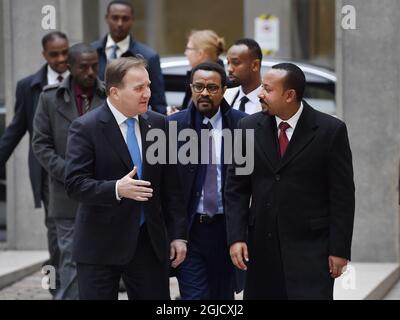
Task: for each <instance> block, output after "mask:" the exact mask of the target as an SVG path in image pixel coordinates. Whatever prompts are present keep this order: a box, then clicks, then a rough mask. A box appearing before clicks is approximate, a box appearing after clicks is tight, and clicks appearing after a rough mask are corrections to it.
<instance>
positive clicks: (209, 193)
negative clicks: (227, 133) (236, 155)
mask: <svg viewBox="0 0 400 320" xmlns="http://www.w3.org/2000/svg"><path fill="white" fill-rule="evenodd" d="M207 127H208V129H209V130H211V129H212V125H211V123H210V122H208V124H207ZM213 155H214V158H215V143H214V138H213V136H212V135H211V132H210V136H209V138H208V164H207V170H206V178H205V181H204V186H203V189H204V195H203V207H204V212H205V213H206V214H207V215H209V216H210V217H212V216H214V215H215V214H216V213H217V210H218V207H217V192H218V190H217V165H216V164H215V163H212V159H213Z"/></svg>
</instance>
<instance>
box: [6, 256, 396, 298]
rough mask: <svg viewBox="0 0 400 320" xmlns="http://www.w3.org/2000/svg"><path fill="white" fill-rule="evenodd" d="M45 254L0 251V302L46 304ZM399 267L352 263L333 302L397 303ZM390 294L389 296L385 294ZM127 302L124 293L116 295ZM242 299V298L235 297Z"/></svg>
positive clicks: (173, 280)
mask: <svg viewBox="0 0 400 320" xmlns="http://www.w3.org/2000/svg"><path fill="white" fill-rule="evenodd" d="M46 259H47V252H45V251H0V300H22V299H23V300H48V299H51V295H50V294H49V292H48V291H47V290H46V289H43V288H42V285H41V284H42V278H43V276H44V275H43V274H42V273H41V272H40V268H41V265H42V263H43V261H45V260H46ZM399 278H400V266H399V264H397V263H351V264H350V267H349V268H348V272H347V273H346V274H344V275H343V276H342V277H341V278H339V279H338V280H336V281H335V292H334V297H335V300H380V299H387V300H398V299H400V282H399ZM170 290H171V299H172V300H174V299H175V298H176V297H178V296H179V289H178V284H177V281H176V278H171V279H170ZM388 292H389V293H388ZM119 299H120V300H126V299H127V295H126V293H123V294H120V295H119ZM236 299H237V300H240V299H242V294H239V295H237V296H236Z"/></svg>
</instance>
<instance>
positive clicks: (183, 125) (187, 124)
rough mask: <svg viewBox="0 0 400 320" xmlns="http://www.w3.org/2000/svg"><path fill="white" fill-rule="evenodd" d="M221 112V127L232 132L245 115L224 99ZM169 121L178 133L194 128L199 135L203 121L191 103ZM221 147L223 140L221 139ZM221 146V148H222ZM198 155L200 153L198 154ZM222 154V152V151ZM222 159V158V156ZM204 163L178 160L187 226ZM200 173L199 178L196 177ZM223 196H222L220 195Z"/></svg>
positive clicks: (203, 177) (203, 172) (198, 190)
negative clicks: (174, 123)
mask: <svg viewBox="0 0 400 320" xmlns="http://www.w3.org/2000/svg"><path fill="white" fill-rule="evenodd" d="M220 108H221V113H222V128H223V129H229V130H230V131H231V132H232V136H233V130H234V129H235V128H237V123H238V121H239V120H240V119H242V118H243V117H245V116H246V114H245V113H243V112H241V111H238V110H234V109H232V108H230V106H229V105H228V104H227V102H226V101H225V99H223V100H222V102H221V107H220ZM168 121H169V122H176V124H177V129H178V134H179V132H181V131H182V130H184V129H194V130H196V131H197V133H198V135H199V136H200V129H201V124H202V121H203V116H202V115H201V114H200V113H199V112H198V111H197V110H196V107H195V106H194V104H193V103H191V104H190V105H189V108H188V109H185V110H183V111H181V112H177V113H174V114H172V115H171V116H169V117H168ZM185 142H186V141H178V148H180V147H181V146H182V145H184V144H185ZM222 146H223V148H224V147H225V146H224V141H223V145H222ZM223 148H222V150H223ZM199 156H200V154H199ZM222 156H223V152H222ZM222 160H223V158H222ZM206 167H207V166H206V165H202V164H200V163H199V164H181V163H179V161H178V171H179V176H180V178H181V180H182V185H183V186H184V187H185V188H184V196H185V208H186V212H187V214H188V218H189V220H188V221H189V226H190V225H191V223H192V219H193V216H194V214H195V213H196V208H197V206H198V204H199V201H200V196H201V190H202V188H203V184H204V179H205V174H206ZM226 169H227V165H222V172H221V173H222V190H223V189H224V185H225V184H224V181H225V176H226ZM198 175H200V177H201V178H200V179H196V177H197V176H198ZM222 197H223V196H222Z"/></svg>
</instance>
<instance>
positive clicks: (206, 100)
mask: <svg viewBox="0 0 400 320" xmlns="http://www.w3.org/2000/svg"><path fill="white" fill-rule="evenodd" d="M197 102H198V103H201V102H208V103H212V100H211V99H210V98H200V99H199V100H198V101H197Z"/></svg>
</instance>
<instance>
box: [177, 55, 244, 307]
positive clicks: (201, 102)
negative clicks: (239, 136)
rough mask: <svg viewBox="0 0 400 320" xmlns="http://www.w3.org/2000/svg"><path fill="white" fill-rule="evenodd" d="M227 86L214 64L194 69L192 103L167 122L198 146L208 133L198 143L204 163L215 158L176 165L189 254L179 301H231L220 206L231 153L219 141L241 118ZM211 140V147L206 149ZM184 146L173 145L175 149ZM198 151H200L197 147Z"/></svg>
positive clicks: (232, 283) (231, 268)
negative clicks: (190, 133) (230, 101)
mask: <svg viewBox="0 0 400 320" xmlns="http://www.w3.org/2000/svg"><path fill="white" fill-rule="evenodd" d="M226 81H227V79H226V73H225V70H224V69H223V68H222V67H221V66H220V65H219V64H216V63H201V64H199V65H197V66H196V67H194V68H193V71H192V74H191V79H190V82H191V85H190V86H191V88H192V103H191V104H190V105H189V108H188V109H185V110H183V111H181V112H177V113H175V114H173V115H171V116H170V117H169V121H170V122H171V123H173V124H176V126H177V128H178V134H179V133H181V132H183V131H187V130H188V129H191V130H194V131H195V132H196V133H197V136H198V139H196V141H201V138H200V137H201V131H202V129H203V131H204V129H205V130H207V129H208V130H210V128H212V130H211V131H209V135H210V136H207V135H206V137H205V138H206V139H207V140H209V141H208V142H207V140H206V141H203V144H204V143H205V145H207V146H209V147H210V149H208V155H209V159H208V160H212V159H213V158H215V161H208V162H207V163H203V162H202V163H200V161H198V163H189V164H186V163H185V164H183V163H182V162H180V163H179V165H178V171H179V177H180V179H181V181H182V184H183V185H184V186H185V188H184V195H185V208H186V212H187V217H188V220H189V244H188V254H187V257H186V259H185V261H184V262H183V263H182V265H181V266H180V267H179V268H178V269H177V279H178V282H179V290H180V294H181V297H182V299H184V300H199V299H202V300H229V299H232V300H233V299H234V291H235V269H236V268H235V267H234V266H233V265H232V263H231V261H230V258H229V250H228V246H227V243H226V224H225V208H224V204H223V190H224V185H225V176H226V169H227V165H226V164H225V163H229V159H224V155H227V154H228V153H227V151H229V152H230V154H231V155H232V154H233V153H232V145H231V144H229V142H228V141H229V140H227V139H223V134H224V133H226V132H230V134H232V136H233V131H234V129H235V128H236V126H237V122H238V121H239V120H240V119H241V118H243V117H245V116H246V114H245V113H244V112H240V111H238V110H234V109H232V108H231V107H230V106H229V105H228V103H227V102H226V101H225V99H224V92H225V90H226ZM224 131H225V132H224ZM210 139H211V140H210ZM210 141H213V143H212V144H210V145H209V143H211V142H210ZM184 142H185V141H181V140H179V141H177V146H178V149H180V148H181V147H182V146H183V145H184ZM198 147H199V151H200V143H199V145H198ZM201 150H202V149H201ZM212 150H213V151H214V152H212ZM202 151H204V150H202ZM210 151H211V152H210ZM200 153H201V152H198V154H199V158H200ZM212 155H213V156H212ZM210 157H211V159H210ZM196 160H197V159H196ZM242 278H243V275H242ZM238 284H239V283H238ZM242 287H243V285H242V283H240V284H239V286H236V290H237V292H239V291H241V290H242Z"/></svg>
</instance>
